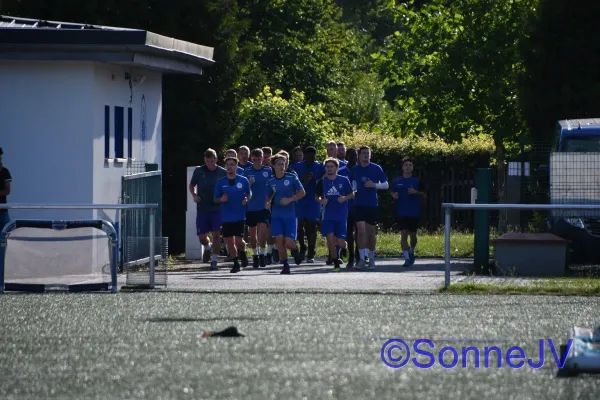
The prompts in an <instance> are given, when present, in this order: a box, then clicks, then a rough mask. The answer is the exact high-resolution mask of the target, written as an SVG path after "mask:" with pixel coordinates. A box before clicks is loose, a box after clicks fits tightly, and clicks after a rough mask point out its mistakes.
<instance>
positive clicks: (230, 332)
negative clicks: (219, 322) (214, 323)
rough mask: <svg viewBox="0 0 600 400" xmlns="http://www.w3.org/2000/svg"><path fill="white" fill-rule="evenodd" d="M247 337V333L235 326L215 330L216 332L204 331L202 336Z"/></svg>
mask: <svg viewBox="0 0 600 400" xmlns="http://www.w3.org/2000/svg"><path fill="white" fill-rule="evenodd" d="M215 336H218V337H240V336H241V337H245V336H246V335H245V334H244V333H242V332H240V331H239V330H238V328H237V327H235V326H230V327H229V328H225V329H223V330H222V331H214V332H206V331H205V332H202V337H203V338H207V337H215Z"/></svg>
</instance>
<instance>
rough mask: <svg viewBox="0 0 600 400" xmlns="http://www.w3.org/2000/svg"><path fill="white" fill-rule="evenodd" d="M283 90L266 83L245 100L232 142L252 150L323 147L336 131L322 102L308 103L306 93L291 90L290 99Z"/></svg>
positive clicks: (232, 144) (231, 144) (289, 149)
mask: <svg viewBox="0 0 600 400" xmlns="http://www.w3.org/2000/svg"><path fill="white" fill-rule="evenodd" d="M281 94H282V92H281V91H280V90H275V93H272V92H271V88H270V87H268V86H266V87H265V88H264V90H263V92H262V93H260V94H259V95H258V96H257V97H256V98H255V99H246V100H245V101H244V102H243V104H242V108H241V111H240V124H239V128H238V130H237V131H236V133H235V134H234V135H233V137H232V138H231V139H230V141H229V145H230V146H232V147H237V146H240V145H247V146H249V147H250V148H251V149H253V148H256V147H262V146H271V147H272V148H273V151H275V152H276V151H279V150H280V149H285V150H287V151H291V150H292V149H293V148H294V147H295V146H302V147H303V148H304V147H306V146H315V147H316V148H317V149H322V148H323V147H324V146H325V139H326V137H327V136H328V135H331V134H332V133H333V123H332V122H331V121H329V120H328V119H327V118H326V116H325V112H324V111H323V107H322V106H321V105H313V104H309V103H307V102H306V100H305V98H304V94H303V93H302V92H297V91H294V90H292V91H291V94H290V98H289V99H284V98H283V97H281Z"/></svg>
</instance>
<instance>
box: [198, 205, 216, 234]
mask: <svg viewBox="0 0 600 400" xmlns="http://www.w3.org/2000/svg"><path fill="white" fill-rule="evenodd" d="M220 230H221V211H213V212H208V213H198V214H197V215H196V232H197V233H198V235H206V234H207V233H209V232H217V231H220Z"/></svg>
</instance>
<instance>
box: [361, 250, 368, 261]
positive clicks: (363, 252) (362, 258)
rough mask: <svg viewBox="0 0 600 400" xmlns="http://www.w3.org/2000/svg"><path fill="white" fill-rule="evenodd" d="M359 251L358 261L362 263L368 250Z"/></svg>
mask: <svg viewBox="0 0 600 400" xmlns="http://www.w3.org/2000/svg"><path fill="white" fill-rule="evenodd" d="M359 251H360V259H361V260H363V261H364V260H365V258H366V257H367V254H368V253H367V252H368V250H367V249H360V250H359Z"/></svg>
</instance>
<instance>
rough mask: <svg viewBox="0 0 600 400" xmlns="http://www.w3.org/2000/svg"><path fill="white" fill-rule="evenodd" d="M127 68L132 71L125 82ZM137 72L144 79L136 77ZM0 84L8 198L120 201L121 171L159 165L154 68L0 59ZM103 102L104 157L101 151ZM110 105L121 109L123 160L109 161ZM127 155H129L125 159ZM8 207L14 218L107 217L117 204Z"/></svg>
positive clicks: (158, 80)
mask: <svg viewBox="0 0 600 400" xmlns="http://www.w3.org/2000/svg"><path fill="white" fill-rule="evenodd" d="M126 72H127V73H129V74H130V75H131V77H132V85H131V89H130V86H129V80H128V79H125V73H126ZM139 77H145V78H144V79H143V81H142V82H137V81H136V78H139ZM136 82H137V83H136ZM0 88H2V90H1V91H0V121H2V125H1V128H0V129H1V130H0V147H2V148H3V149H4V153H5V154H4V165H5V166H6V167H7V168H8V169H9V170H10V172H11V174H12V176H13V183H12V186H11V194H10V196H9V198H8V201H9V202H10V203H49V204H52V203H64V204H76V203H79V204H92V203H94V204H101V203H104V204H115V203H119V202H120V196H121V177H122V176H123V174H124V173H126V171H127V170H128V169H129V170H133V169H134V167H138V165H137V164H140V165H139V167H140V168H143V163H144V162H148V163H158V164H159V165H160V164H161V154H162V140H161V137H162V75H161V74H160V73H157V72H152V71H149V70H141V69H131V68H129V67H125V66H119V65H108V64H100V63H87V62H62V61H48V62H39V61H36V62H35V63H33V62H28V61H0ZM106 106H108V117H109V118H108V122H109V124H108V134H109V139H110V143H109V154H108V158H109V160H106V158H105V131H106V130H105V107H106ZM115 107H122V111H123V120H122V126H123V128H122V133H123V157H124V159H122V160H115V157H116V154H115V150H116V149H115V133H116V129H115ZM129 108H131V133H132V141H131V153H130V152H129V138H128V126H129V116H130V115H129V112H128V109H129ZM129 155H131V156H132V157H133V160H127V159H126V158H127V157H128V156H129ZM134 164H136V165H134ZM10 214H11V217H12V218H13V219H16V218H39V219H90V218H92V219H96V218H103V219H104V218H106V219H109V220H111V221H113V222H114V221H115V217H116V211H109V210H98V211H91V210H13V211H11V212H10Z"/></svg>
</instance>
